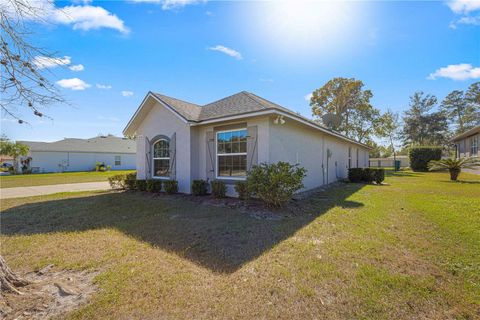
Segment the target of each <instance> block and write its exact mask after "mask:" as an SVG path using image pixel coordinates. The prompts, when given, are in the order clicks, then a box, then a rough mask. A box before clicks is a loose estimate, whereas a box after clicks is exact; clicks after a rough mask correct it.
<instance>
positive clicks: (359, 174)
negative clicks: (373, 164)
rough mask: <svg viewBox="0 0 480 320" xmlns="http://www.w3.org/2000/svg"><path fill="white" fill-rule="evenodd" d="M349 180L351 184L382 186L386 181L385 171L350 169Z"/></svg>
mask: <svg viewBox="0 0 480 320" xmlns="http://www.w3.org/2000/svg"><path fill="white" fill-rule="evenodd" d="M348 180H350V181H351V182H366V183H372V182H375V183H376V184H381V183H382V182H383V180H385V169H382V168H350V169H348Z"/></svg>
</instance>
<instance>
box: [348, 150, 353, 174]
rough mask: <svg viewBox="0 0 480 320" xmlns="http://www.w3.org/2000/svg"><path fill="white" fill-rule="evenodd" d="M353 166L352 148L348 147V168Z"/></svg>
mask: <svg viewBox="0 0 480 320" xmlns="http://www.w3.org/2000/svg"><path fill="white" fill-rule="evenodd" d="M351 167H352V148H350V147H348V169H350V168H351Z"/></svg>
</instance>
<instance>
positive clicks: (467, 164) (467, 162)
mask: <svg viewBox="0 0 480 320" xmlns="http://www.w3.org/2000/svg"><path fill="white" fill-rule="evenodd" d="M477 166H480V159H478V158H460V159H455V158H451V159H442V160H432V161H430V162H429V163H428V170H430V171H436V170H448V171H449V172H450V180H452V181H456V180H457V177H458V175H459V174H460V172H461V171H462V168H464V169H467V168H474V167H477Z"/></svg>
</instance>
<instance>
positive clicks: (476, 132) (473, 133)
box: [452, 126, 480, 158]
mask: <svg viewBox="0 0 480 320" xmlns="http://www.w3.org/2000/svg"><path fill="white" fill-rule="evenodd" d="M452 142H453V143H455V158H466V157H480V153H479V152H478V143H479V142H480V126H476V127H474V128H472V129H470V130H467V131H465V132H464V133H462V134H459V135H457V136H455V137H453V139H452Z"/></svg>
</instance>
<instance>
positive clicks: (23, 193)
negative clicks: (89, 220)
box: [0, 181, 110, 199]
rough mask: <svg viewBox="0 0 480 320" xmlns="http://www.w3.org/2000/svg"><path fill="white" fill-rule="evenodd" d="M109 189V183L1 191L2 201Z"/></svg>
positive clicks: (17, 188) (87, 183)
mask: <svg viewBox="0 0 480 320" xmlns="http://www.w3.org/2000/svg"><path fill="white" fill-rule="evenodd" d="M108 189H110V184H109V183H108V182H107V181H101V182H82V183H67V184H52V185H48V186H32V187H16V188H2V189H0V199H9V198H24V197H33V196H42V195H46V194H53V193H59V192H76V191H94V190H108Z"/></svg>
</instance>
